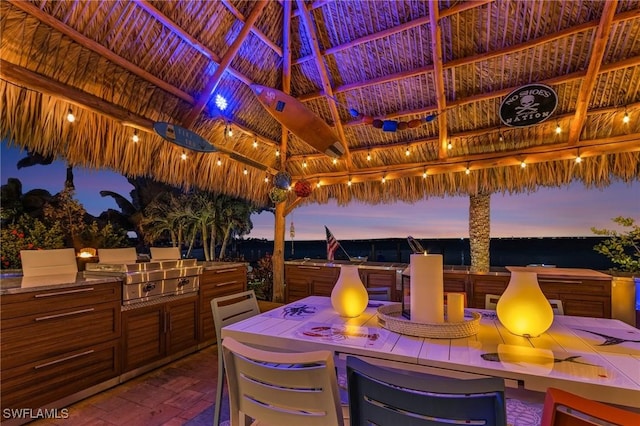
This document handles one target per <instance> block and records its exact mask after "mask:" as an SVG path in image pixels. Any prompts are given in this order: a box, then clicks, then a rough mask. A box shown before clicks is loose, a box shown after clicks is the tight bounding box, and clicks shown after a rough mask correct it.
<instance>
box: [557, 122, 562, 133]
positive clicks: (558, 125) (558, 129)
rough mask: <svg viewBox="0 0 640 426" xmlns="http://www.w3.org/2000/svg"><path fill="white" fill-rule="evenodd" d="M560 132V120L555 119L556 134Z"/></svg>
mask: <svg viewBox="0 0 640 426" xmlns="http://www.w3.org/2000/svg"><path fill="white" fill-rule="evenodd" d="M560 133H562V127H560V122H558V121H556V134H558V135H559V134H560Z"/></svg>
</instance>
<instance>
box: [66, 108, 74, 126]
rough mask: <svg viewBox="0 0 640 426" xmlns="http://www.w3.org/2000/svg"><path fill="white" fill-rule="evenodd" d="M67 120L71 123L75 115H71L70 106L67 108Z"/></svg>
mask: <svg viewBox="0 0 640 426" xmlns="http://www.w3.org/2000/svg"><path fill="white" fill-rule="evenodd" d="M67 120H68V121H69V123H73V122H74V121H76V116H75V115H73V111H71V108H69V111H67Z"/></svg>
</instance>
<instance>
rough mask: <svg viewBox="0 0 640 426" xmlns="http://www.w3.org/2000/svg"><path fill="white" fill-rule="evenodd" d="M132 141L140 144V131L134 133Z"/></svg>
mask: <svg viewBox="0 0 640 426" xmlns="http://www.w3.org/2000/svg"><path fill="white" fill-rule="evenodd" d="M131 140H133V142H134V143H138V141H139V140H140V138H139V137H138V131H137V130H134V131H133V136H132V137H131Z"/></svg>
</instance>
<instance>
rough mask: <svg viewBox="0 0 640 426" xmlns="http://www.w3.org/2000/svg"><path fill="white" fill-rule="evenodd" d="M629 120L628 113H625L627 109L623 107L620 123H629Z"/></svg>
mask: <svg viewBox="0 0 640 426" xmlns="http://www.w3.org/2000/svg"><path fill="white" fill-rule="evenodd" d="M630 120H631V119H630V118H629V113H628V112H627V107H624V116H623V117H622V122H623V123H624V124H627V123H629V121H630Z"/></svg>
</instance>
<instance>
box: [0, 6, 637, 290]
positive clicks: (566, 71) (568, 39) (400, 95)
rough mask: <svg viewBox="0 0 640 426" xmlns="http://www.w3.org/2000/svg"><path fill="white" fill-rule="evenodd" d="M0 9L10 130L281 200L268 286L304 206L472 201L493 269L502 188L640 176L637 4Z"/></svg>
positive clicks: (475, 241) (277, 286)
mask: <svg viewBox="0 0 640 426" xmlns="http://www.w3.org/2000/svg"><path fill="white" fill-rule="evenodd" d="M0 20H1V27H0V30H1V31H0V40H1V50H0V55H1V59H0V61H1V62H0V92H1V94H2V97H1V99H2V108H1V111H2V116H1V117H0V129H1V131H2V137H3V139H5V140H7V141H9V143H10V144H13V145H16V146H20V147H23V148H26V149H28V150H29V151H32V152H37V153H40V154H43V155H55V156H57V157H58V158H64V159H65V160H66V161H67V162H69V163H70V164H73V165H79V166H84V167H89V168H96V169H111V170H114V171H117V172H119V173H122V174H124V175H125V176H128V177H137V176H148V177H152V178H154V179H156V180H158V181H161V182H165V183H168V184H172V185H177V186H184V187H197V188H200V189H202V190H210V191H217V192H224V193H228V194H230V195H234V196H243V197H246V198H249V199H250V200H252V201H255V202H256V203H259V204H261V205H274V204H275V215H276V222H275V230H274V256H273V259H274V299H275V300H282V297H283V275H284V254H283V251H284V250H283V248H284V235H285V218H286V216H287V214H289V213H290V212H291V211H292V210H293V209H294V208H295V207H296V206H297V205H299V204H300V203H326V202H327V201H328V200H330V199H335V200H337V202H338V203H340V204H347V203H349V202H351V201H355V200H357V201H360V202H365V203H371V204H376V203H382V202H393V201H399V200H402V201H416V200H420V199H425V198H428V197H434V196H437V197H442V196H450V195H461V194H463V195H468V196H469V198H470V215H471V217H470V237H471V243H472V267H473V268H476V269H478V270H482V269H485V268H488V266H489V265H488V241H489V223H488V222H489V204H490V203H489V201H490V196H491V194H492V193H504V192H513V193H517V192H527V191H535V190H536V189H537V188H539V187H545V186H547V187H550V186H563V185H567V184H568V183H570V182H572V181H574V180H577V181H580V182H582V183H583V184H584V185H585V186H588V187H592V186H593V187H606V186H607V185H609V184H610V183H611V182H612V181H614V180H623V181H627V182H630V181H637V180H639V179H640V42H639V40H640V2H638V1H636V0H608V1H586V0H576V1H550V0H547V1H538V0H531V1H515V0H496V1H491V0H478V1H455V0H451V1H433V0H422V1H421V0H407V1H403V0H399V1H391V0H389V1H386V0H379V1H356V0H336V1H325V0H318V1H304V0H296V1H290V0H280V1H275V0H273V1H267V0H258V1H236V0H221V1H150V0H122V1H90V0H81V1H67V0H62V1H47V0H33V1H22V0H5V1H2V2H0ZM69 112H71V113H72V114H73V115H74V116H75V121H74V122H73V123H71V122H69V121H67V118H66V116H67V115H68V113H69ZM305 120H308V121H305ZM134 135H136V136H138V137H139V138H140V141H139V142H138V143H134V142H133V141H132V137H133V136H134ZM331 147H332V148H331ZM183 154H187V160H186V161H182V159H181V156H182V155H183ZM218 160H221V161H218ZM289 176H290V179H289ZM275 177H280V178H285V179H284V180H285V181H287V182H289V181H290V183H291V185H293V186H294V188H295V184H296V183H299V182H301V183H300V185H299V189H300V190H299V191H294V190H291V191H287V190H286V188H281V187H278V186H277V185H274V182H275V183H277V181H278V180H276V179H274V178H275ZM265 178H268V179H267V180H266V182H265ZM302 189H311V191H303V190H302ZM279 190H280V191H279Z"/></svg>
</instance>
